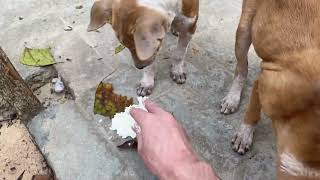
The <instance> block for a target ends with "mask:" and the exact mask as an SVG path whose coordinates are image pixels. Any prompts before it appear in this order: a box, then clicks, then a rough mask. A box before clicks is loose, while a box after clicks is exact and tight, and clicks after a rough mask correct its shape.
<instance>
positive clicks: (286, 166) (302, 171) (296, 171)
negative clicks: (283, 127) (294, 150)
mask: <svg viewBox="0 0 320 180" xmlns="http://www.w3.org/2000/svg"><path fill="white" fill-rule="evenodd" d="M280 163H281V164H280V170H281V171H282V172H286V173H289V174H290V175H293V176H305V177H320V171H318V170H315V169H312V168H308V167H305V166H304V165H303V164H302V163H301V162H300V161H298V160H297V159H296V158H295V157H294V156H293V155H292V154H290V153H286V152H284V153H282V154H281V155H280Z"/></svg>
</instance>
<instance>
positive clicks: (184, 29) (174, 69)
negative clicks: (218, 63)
mask: <svg viewBox="0 0 320 180" xmlns="http://www.w3.org/2000/svg"><path fill="white" fill-rule="evenodd" d="M197 20H198V18H197V16H195V17H193V18H188V17H185V16H178V17H176V18H175V19H174V21H173V23H172V28H173V29H174V31H176V32H178V34H179V41H178V46H177V49H176V50H175V51H174V53H173V56H172V65H171V71H170V76H171V78H172V80H173V81H175V82H176V83H178V84H183V83H185V82H186V79H187V75H186V73H185V71H184V66H185V64H184V58H185V54H186V52H187V49H188V45H189V42H190V40H191V39H192V36H193V34H194V32H195V30H196V24H197Z"/></svg>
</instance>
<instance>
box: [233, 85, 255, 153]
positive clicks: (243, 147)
mask: <svg viewBox="0 0 320 180" xmlns="http://www.w3.org/2000/svg"><path fill="white" fill-rule="evenodd" d="M258 86H259V82H258V80H256V81H255V83H254V85H253V89H252V92H251V97H250V103H249V106H248V109H247V112H246V114H245V117H244V119H243V121H242V122H241V126H240V129H239V131H238V132H237V133H236V135H235V137H234V138H233V139H232V145H233V146H232V149H233V150H234V151H235V152H237V153H239V154H241V155H243V154H244V153H246V152H247V151H248V150H249V148H250V146H251V144H252V139H253V133H254V127H255V125H256V124H257V123H258V121H259V120H260V118H261V116H260V112H261V103H260V99H259V87H258Z"/></svg>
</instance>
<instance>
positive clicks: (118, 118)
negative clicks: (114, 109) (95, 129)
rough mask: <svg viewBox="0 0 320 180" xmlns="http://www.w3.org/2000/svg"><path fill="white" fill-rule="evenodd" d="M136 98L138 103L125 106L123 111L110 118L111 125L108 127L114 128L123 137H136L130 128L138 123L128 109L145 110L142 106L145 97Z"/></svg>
mask: <svg viewBox="0 0 320 180" xmlns="http://www.w3.org/2000/svg"><path fill="white" fill-rule="evenodd" d="M137 99H138V102H139V104H134V105H131V106H129V107H126V109H125V111H124V112H120V113H117V114H116V115H115V116H114V117H113V118H112V125H111V128H110V129H111V130H116V131H117V134H118V135H119V136H120V137H121V138H123V139H125V138H127V137H131V138H135V137H136V133H135V132H134V131H133V130H132V128H133V127H134V126H138V125H137V124H136V122H135V120H134V119H133V118H132V116H131V115H130V110H131V109H132V108H139V109H143V110H145V111H147V110H146V108H145V106H144V101H145V100H146V99H147V97H138V98H137Z"/></svg>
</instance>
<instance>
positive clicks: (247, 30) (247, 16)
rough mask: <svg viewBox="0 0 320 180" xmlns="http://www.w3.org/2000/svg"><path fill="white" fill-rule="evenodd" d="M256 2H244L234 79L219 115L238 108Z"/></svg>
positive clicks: (232, 111) (250, 41) (253, 0)
mask: <svg viewBox="0 0 320 180" xmlns="http://www.w3.org/2000/svg"><path fill="white" fill-rule="evenodd" d="M255 2H256V0H244V1H243V7H242V15H241V18H240V23H239V25H238V29H237V36H236V44H235V54H236V58H237V67H236V70H235V78H234V80H233V82H232V85H231V88H230V90H229V93H228V94H227V96H226V97H225V98H224V99H223V100H222V103H221V113H223V114H230V113H234V112H235V111H236V109H237V108H238V106H239V103H240V97H241V93H242V89H243V86H244V83H245V80H246V78H247V74H248V51H249V48H250V45H251V43H252V40H251V28H252V21H253V17H254V15H255V8H256V7H255V5H256V4H255Z"/></svg>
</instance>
